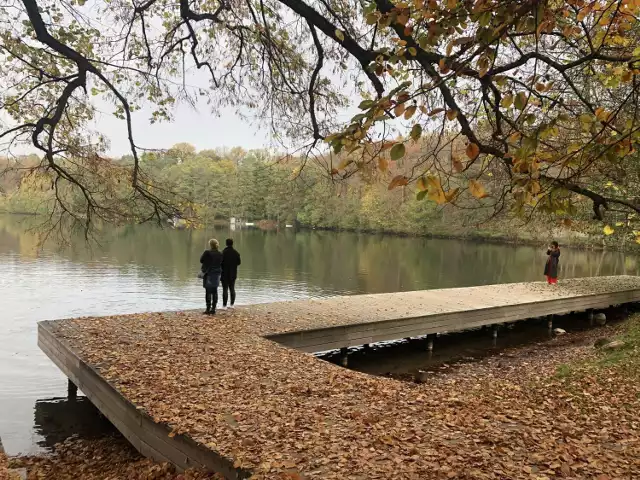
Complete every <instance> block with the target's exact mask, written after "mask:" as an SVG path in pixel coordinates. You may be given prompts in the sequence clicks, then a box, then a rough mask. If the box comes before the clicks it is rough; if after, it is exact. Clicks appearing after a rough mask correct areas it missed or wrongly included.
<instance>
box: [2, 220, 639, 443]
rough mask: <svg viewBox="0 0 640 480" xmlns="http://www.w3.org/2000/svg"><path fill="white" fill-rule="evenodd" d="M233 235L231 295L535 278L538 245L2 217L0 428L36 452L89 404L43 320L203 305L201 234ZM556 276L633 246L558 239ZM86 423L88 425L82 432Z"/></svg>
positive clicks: (578, 271) (607, 266)
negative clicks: (51, 229)
mask: <svg viewBox="0 0 640 480" xmlns="http://www.w3.org/2000/svg"><path fill="white" fill-rule="evenodd" d="M229 235H231V236H232V237H233V238H234V239H235V242H236V247H237V249H238V250H239V251H240V253H241V255H242V266H241V267H240V278H239V280H238V285H237V291H238V299H237V303H238V304H249V303H257V302H269V301H278V300H292V299H299V298H309V297H323V296H329V295H351V294H358V293H379V292H395V291H407V290H419V289H430V288H443V287H462V286H471V285H482V284H491V283H509V282H518V281H528V280H540V279H541V277H542V269H543V265H544V261H545V258H546V255H545V250H544V249H545V246H544V245H542V246H541V248H538V249H536V248H532V247H514V246H505V245H493V244H478V243H472V242H463V241H452V240H430V239H422V238H402V237H393V236H384V235H369V234H353V233H333V232H321V231H302V232H294V231H291V230H290V229H286V230H285V231H281V232H279V233H276V232H269V233H265V232H261V231H259V230H242V231H235V232H229V231H227V230H217V231H214V230H209V231H197V232H194V231H176V230H169V229H160V228H157V227H153V226H145V227H128V228H122V229H117V230H115V229H114V230H112V231H111V232H109V234H108V236H107V237H106V238H103V239H102V240H101V246H95V245H94V246H92V247H91V248H87V246H86V244H85V243H84V241H83V240H81V239H78V240H77V242H75V243H74V244H73V245H72V246H71V247H70V248H67V249H65V250H62V251H61V250H59V249H58V248H56V247H51V246H45V247H44V248H43V249H39V248H38V239H37V237H36V236H35V235H33V234H32V233H30V232H29V231H28V230H27V229H26V227H25V221H24V220H22V219H20V218H18V217H8V216H0V312H1V313H0V339H2V343H0V438H1V439H2V443H3V444H4V447H5V449H6V450H7V452H8V453H10V454H15V453H19V452H22V453H28V452H37V451H39V450H42V449H46V448H47V447H48V446H50V445H51V444H52V442H55V441H57V440H59V439H60V438H61V437H60V436H61V435H62V438H63V433H61V430H63V427H68V426H69V425H68V424H69V423H74V422H75V423H77V424H80V425H82V427H83V428H85V429H87V428H88V429H89V430H91V429H92V428H94V427H95V415H94V417H93V420H90V421H87V422H83V420H82V414H83V412H84V411H85V407H88V409H87V410H88V412H89V413H88V415H91V413H92V410H91V408H90V405H88V406H87V405H85V403H84V402H83V403H81V404H80V405H78V404H76V405H73V406H72V407H70V408H69V407H68V406H67V405H66V402H65V401H64V400H62V399H61V398H60V397H64V396H65V395H66V386H67V384H66V377H64V376H63V375H62V374H61V373H60V371H59V370H58V369H57V368H56V367H55V366H54V365H53V363H51V362H50V361H49V360H48V359H47V357H45V355H44V354H43V353H41V352H40V350H39V349H38V347H37V344H36V341H37V336H36V331H37V329H36V322H38V321H39V320H47V319H56V318H67V317H77V316H85V315H108V314H116V313H134V312H143V311H154V310H155V311H159V310H178V309H188V308H201V307H203V306H204V292H203V289H202V287H201V283H200V281H199V280H198V279H197V278H196V274H197V272H198V270H199V263H198V260H199V258H200V254H201V253H202V250H203V247H204V245H205V243H206V241H207V240H208V239H209V238H210V237H212V236H214V237H217V238H218V239H220V240H224V238H226V237H227V236H229ZM560 264H561V267H560V275H561V277H579V276H592V275H612V274H630V275H636V274H638V270H639V265H640V264H639V263H638V260H637V257H635V256H625V255H622V254H619V253H604V252H588V251H580V250H568V249H564V250H563V253H562V258H561V262H560ZM89 433H91V432H89Z"/></svg>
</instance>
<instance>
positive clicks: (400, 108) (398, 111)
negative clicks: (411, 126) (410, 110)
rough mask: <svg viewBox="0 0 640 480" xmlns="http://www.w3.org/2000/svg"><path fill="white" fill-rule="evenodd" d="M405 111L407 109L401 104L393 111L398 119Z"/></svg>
mask: <svg viewBox="0 0 640 480" xmlns="http://www.w3.org/2000/svg"><path fill="white" fill-rule="evenodd" d="M404 109H405V107H404V103H399V104H398V105H396V108H394V109H393V114H394V115H395V116H396V117H399V116H400V115H402V114H403V113H404Z"/></svg>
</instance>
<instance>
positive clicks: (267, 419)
mask: <svg viewBox="0 0 640 480" xmlns="http://www.w3.org/2000/svg"><path fill="white" fill-rule="evenodd" d="M255 322H256V321H255V319H254V318H251V317H250V316H249V315H248V314H247V313H246V311H245V312H243V310H242V309H239V310H236V311H235V312H225V313H224V314H220V315H219V316H216V317H206V316H203V315H200V314H198V313H194V312H183V313H158V314H144V315H128V316H120V317H105V318H87V319H78V320H68V321H63V322H57V323H56V325H57V335H58V336H60V337H64V338H65V339H66V340H67V341H68V342H69V343H70V344H71V345H73V346H74V349H75V350H76V351H77V352H78V353H79V354H80V355H81V357H83V358H84V359H85V360H86V361H87V362H89V363H90V364H92V365H94V366H96V367H97V368H99V370H100V372H101V374H102V375H103V376H104V377H105V378H107V379H108V380H109V381H110V382H111V383H112V384H113V385H114V386H116V388H118V389H119V390H120V391H121V392H122V394H123V395H125V396H126V397H127V398H128V399H130V400H131V401H132V402H133V403H134V404H136V405H137V406H138V407H139V408H142V409H144V410H145V411H146V412H147V413H149V414H150V415H151V416H152V417H153V418H154V419H155V420H156V421H158V422H165V423H167V424H168V425H170V426H171V428H172V429H173V431H174V432H175V433H179V434H180V433H184V434H187V435H189V436H191V437H192V438H193V439H195V440H196V441H198V442H201V443H203V444H205V445H207V446H208V447H209V448H211V449H213V450H216V451H217V452H219V453H220V454H222V455H224V456H226V457H230V458H233V459H234V460H235V462H236V466H240V467H243V468H247V469H250V470H251V471H253V472H254V478H256V479H263V478H269V479H272V478H273V479H278V478H308V479H312V478H322V479H376V478H380V479H383V478H384V479H388V478H394V479H395V478H398V479H400V478H402V479H405V478H406V479H442V478H461V479H462V478H474V479H507V478H509V479H512V478H513V479H515V478H522V479H532V478H554V477H563V478H576V479H578V478H580V479H582V478H597V479H602V480H604V479H614V478H616V479H617V478H629V479H631V478H640V460H638V459H640V425H639V423H640V422H639V421H638V417H637V412H638V410H639V407H640V382H638V370H637V368H635V367H637V362H636V356H637V351H636V349H637V348H638V347H637V345H636V343H634V342H630V343H629V344H628V345H627V347H626V350H625V352H623V353H617V354H616V355H618V357H619V358H614V359H613V360H616V361H613V360H611V359H610V361H602V360H599V359H598V355H599V354H598V352H597V351H596V349H594V348H593V346H592V343H593V342H592V340H593V339H591V340H589V339H588V336H587V337H586V339H583V340H584V341H581V342H578V343H573V342H572V339H575V338H576V337H575V336H572V335H567V336H565V337H561V338H560V339H558V340H556V341H554V342H551V343H549V345H547V346H546V347H543V348H539V347H537V348H530V350H528V351H527V352H526V355H522V354H520V355H515V357H514V358H509V357H508V356H503V357H501V358H491V359H488V360H486V361H483V362H481V363H478V364H471V365H466V366H463V367H462V368H460V369H459V370H457V371H456V372H454V373H451V374H448V375H446V376H438V377H435V378H432V379H430V380H429V381H428V382H427V383H426V384H421V385H417V384H409V383H403V382H398V381H395V380H390V379H385V378H378V377H372V376H368V375H365V374H362V373H359V372H354V371H349V370H346V369H342V368H340V367H337V366H335V365H332V364H329V363H327V362H323V361H321V360H318V359H316V358H315V357H313V356H311V355H307V354H303V353H300V352H297V351H294V350H291V349H288V348H285V347H282V346H280V345H278V344H275V343H273V342H271V341H268V340H265V339H263V338H261V337H260V336H258V335H256V334H255V333H254V332H255V331H256V323H255ZM265 328H266V327H265ZM607 330H610V328H609V327H607ZM600 332H602V329H601V330H599V331H598V334H600ZM558 345H563V347H562V348H559V347H558ZM607 358H608V357H607ZM629 359H631V360H629ZM634 362H635V363H634ZM568 365H570V366H568ZM51 478H53V477H51ZM60 478H67V477H60ZM87 478H90V477H87ZM131 478H136V477H131ZM150 478H151V477H150ZM159 478H165V477H159Z"/></svg>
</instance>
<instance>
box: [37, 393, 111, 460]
mask: <svg viewBox="0 0 640 480" xmlns="http://www.w3.org/2000/svg"><path fill="white" fill-rule="evenodd" d="M34 417H35V418H34V424H35V425H34V430H35V432H36V433H37V434H38V435H40V436H41V437H42V440H40V441H38V445H40V446H41V447H43V448H52V447H53V446H54V445H55V444H56V443H59V442H62V441H64V440H65V439H67V438H69V437H71V436H73V435H78V436H79V437H80V438H86V439H91V438H101V437H104V436H105V435H113V434H114V433H115V432H116V429H115V427H114V426H113V425H111V423H110V422H109V421H108V420H107V419H106V418H105V417H103V416H102V415H100V412H98V409H97V408H96V407H94V406H93V404H92V403H91V402H90V401H89V400H88V399H87V398H86V397H78V398H77V399H76V400H67V399H66V398H47V399H43V400H36V405H35V414H34Z"/></svg>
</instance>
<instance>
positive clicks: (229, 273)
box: [222, 238, 240, 308]
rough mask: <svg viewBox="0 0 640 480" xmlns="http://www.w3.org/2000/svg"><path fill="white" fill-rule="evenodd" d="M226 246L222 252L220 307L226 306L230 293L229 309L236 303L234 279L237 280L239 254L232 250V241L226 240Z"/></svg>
mask: <svg viewBox="0 0 640 480" xmlns="http://www.w3.org/2000/svg"><path fill="white" fill-rule="evenodd" d="M226 244H227V246H226V247H225V249H224V250H223V251H222V306H223V307H226V306H227V301H228V300H229V293H230V294H231V303H230V304H229V307H230V308H233V304H234V303H236V278H238V266H239V265H240V254H239V253H238V252H237V251H236V250H235V249H234V248H233V239H231V238H227V241H226Z"/></svg>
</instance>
